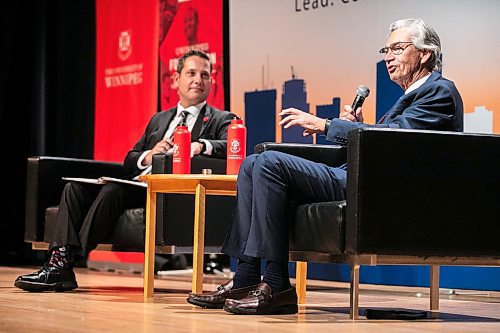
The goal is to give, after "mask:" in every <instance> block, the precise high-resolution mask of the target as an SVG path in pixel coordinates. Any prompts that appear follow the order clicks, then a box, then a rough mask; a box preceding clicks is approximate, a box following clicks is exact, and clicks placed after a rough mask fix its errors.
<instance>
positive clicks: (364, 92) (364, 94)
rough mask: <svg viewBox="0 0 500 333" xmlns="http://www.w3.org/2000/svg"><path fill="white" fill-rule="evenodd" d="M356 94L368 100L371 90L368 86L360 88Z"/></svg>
mask: <svg viewBox="0 0 500 333" xmlns="http://www.w3.org/2000/svg"><path fill="white" fill-rule="evenodd" d="M356 93H357V94H358V95H360V96H362V97H364V98H366V97H368V95H370V88H368V87H367V86H359V87H358V90H357V91H356Z"/></svg>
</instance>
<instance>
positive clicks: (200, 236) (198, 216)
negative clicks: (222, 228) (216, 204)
mask: <svg viewBox="0 0 500 333" xmlns="http://www.w3.org/2000/svg"><path fill="white" fill-rule="evenodd" d="M205 198H206V190H205V187H204V186H203V185H201V184H198V185H197V186H196V195H195V204H194V237H193V281H192V291H193V293H197V294H199V293H201V292H203V256H204V254H205Z"/></svg>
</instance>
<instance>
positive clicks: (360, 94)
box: [351, 85, 370, 120]
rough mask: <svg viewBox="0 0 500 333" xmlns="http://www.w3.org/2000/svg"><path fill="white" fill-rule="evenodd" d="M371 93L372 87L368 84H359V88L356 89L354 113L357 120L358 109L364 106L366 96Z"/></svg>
mask: <svg viewBox="0 0 500 333" xmlns="http://www.w3.org/2000/svg"><path fill="white" fill-rule="evenodd" d="M368 95H370V89H369V88H368V87H367V86H364V85H362V86H359V87H358V90H356V97H355V98H354V102H352V106H351V108H352V112H353V113H352V114H353V116H354V118H356V120H358V117H356V110H357V109H358V108H360V107H362V106H363V103H364V102H365V98H367V97H368Z"/></svg>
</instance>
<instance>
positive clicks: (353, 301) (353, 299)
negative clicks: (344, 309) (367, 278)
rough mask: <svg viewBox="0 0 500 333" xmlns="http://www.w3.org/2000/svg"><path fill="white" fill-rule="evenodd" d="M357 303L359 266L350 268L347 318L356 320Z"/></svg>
mask: <svg viewBox="0 0 500 333" xmlns="http://www.w3.org/2000/svg"><path fill="white" fill-rule="evenodd" d="M358 302H359V265H352V266H351V288H350V297H349V318H350V319H354V320H356V319H358V311H359V309H358Z"/></svg>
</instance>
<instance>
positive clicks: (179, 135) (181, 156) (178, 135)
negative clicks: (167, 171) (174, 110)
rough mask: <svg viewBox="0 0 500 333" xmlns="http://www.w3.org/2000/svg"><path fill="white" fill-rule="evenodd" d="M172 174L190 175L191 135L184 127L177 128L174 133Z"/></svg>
mask: <svg viewBox="0 0 500 333" xmlns="http://www.w3.org/2000/svg"><path fill="white" fill-rule="evenodd" d="M172 173H177V174H179V173H180V174H190V173H191V133H190V132H189V130H188V128H187V126H184V125H179V126H177V128H176V129H175V132H174V151H173V161H172Z"/></svg>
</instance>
